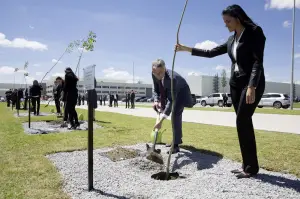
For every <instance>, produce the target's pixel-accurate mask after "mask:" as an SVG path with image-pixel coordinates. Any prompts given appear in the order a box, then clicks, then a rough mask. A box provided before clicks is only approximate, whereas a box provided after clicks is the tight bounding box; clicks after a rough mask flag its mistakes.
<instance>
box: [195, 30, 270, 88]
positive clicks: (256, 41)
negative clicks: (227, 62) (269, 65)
mask: <svg viewBox="0 0 300 199" xmlns="http://www.w3.org/2000/svg"><path fill="white" fill-rule="evenodd" d="M234 36H235V35H232V36H230V37H229V38H228V40H227V42H226V43H224V44H222V45H220V46H217V47H215V48H213V49H211V50H202V49H197V48H193V49H192V55H194V56H200V57H208V58H211V57H216V56H219V55H222V54H225V53H228V55H229V57H230V59H231V61H232V66H231V79H230V84H231V85H235V84H236V82H235V80H233V74H234V67H235V63H237V64H238V66H239V75H238V79H242V81H240V82H243V83H242V84H243V85H240V86H243V87H244V86H254V87H257V86H258V84H259V82H260V80H264V79H265V76H264V67H263V58H264V48H265V41H266V37H265V35H264V33H263V30H262V29H261V27H259V26H255V27H246V28H245V31H244V33H243V35H242V37H241V38H240V41H239V44H238V46H237V52H236V57H237V59H236V60H235V59H234V57H233V55H232V45H233V42H234Z"/></svg>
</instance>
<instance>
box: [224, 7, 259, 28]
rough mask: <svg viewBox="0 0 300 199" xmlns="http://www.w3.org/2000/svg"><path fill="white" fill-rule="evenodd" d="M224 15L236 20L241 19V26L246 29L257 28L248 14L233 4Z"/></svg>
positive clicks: (225, 10)
mask: <svg viewBox="0 0 300 199" xmlns="http://www.w3.org/2000/svg"><path fill="white" fill-rule="evenodd" d="M222 15H229V16H231V17H234V18H236V19H239V20H240V22H241V24H242V25H243V26H244V27H251V28H254V27H256V26H257V24H255V23H254V22H253V21H252V19H251V18H250V17H249V16H248V15H247V14H246V12H245V11H244V10H243V8H241V6H239V5H236V4H233V5H231V6H228V7H227V8H226V9H224V10H223V11H222Z"/></svg>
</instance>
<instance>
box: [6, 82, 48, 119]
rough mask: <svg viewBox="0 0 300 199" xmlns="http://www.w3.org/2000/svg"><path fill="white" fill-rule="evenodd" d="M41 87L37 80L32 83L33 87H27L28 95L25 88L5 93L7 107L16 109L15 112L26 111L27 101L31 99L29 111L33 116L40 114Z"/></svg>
mask: <svg viewBox="0 0 300 199" xmlns="http://www.w3.org/2000/svg"><path fill="white" fill-rule="evenodd" d="M42 90H43V87H42V86H41V85H40V84H39V83H38V81H37V80H34V81H33V85H32V86H30V87H29V93H28V89H27V88H19V89H9V90H8V91H6V92H5V95H6V102H7V107H10V104H12V107H16V109H17V110H21V109H23V110H27V105H28V99H29V98H30V99H31V105H32V106H31V111H32V112H33V114H34V115H36V116H38V115H39V114H40V104H41V101H40V100H41V96H42ZM22 99H24V103H23V107H22V108H21V100H22Z"/></svg>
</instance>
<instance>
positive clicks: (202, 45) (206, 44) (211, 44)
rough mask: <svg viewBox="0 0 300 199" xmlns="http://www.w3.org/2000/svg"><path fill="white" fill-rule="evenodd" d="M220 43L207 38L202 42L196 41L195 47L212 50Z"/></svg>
mask: <svg viewBox="0 0 300 199" xmlns="http://www.w3.org/2000/svg"><path fill="white" fill-rule="evenodd" d="M217 46H218V44H217V43H216V42H214V41H210V40H206V41H203V42H201V43H196V45H195V48H199V49H204V50H211V49H213V48H215V47H217Z"/></svg>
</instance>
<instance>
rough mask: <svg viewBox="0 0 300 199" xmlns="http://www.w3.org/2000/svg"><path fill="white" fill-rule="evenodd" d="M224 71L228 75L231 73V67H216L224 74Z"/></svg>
mask: <svg viewBox="0 0 300 199" xmlns="http://www.w3.org/2000/svg"><path fill="white" fill-rule="evenodd" d="M223 70H225V71H226V75H227V74H230V73H231V69H230V67H227V66H223V65H217V66H216V71H220V72H222V71H223Z"/></svg>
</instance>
